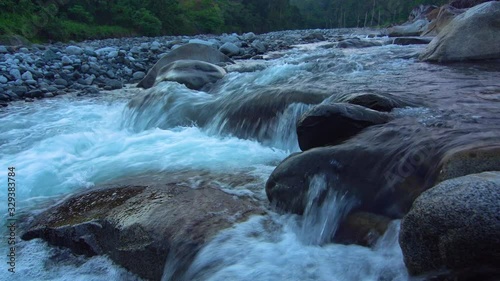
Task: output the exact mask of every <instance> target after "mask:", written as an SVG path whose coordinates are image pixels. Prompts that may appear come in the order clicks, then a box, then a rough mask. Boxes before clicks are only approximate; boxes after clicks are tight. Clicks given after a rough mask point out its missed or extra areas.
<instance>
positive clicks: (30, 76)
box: [21, 71, 33, 81]
mask: <svg viewBox="0 0 500 281" xmlns="http://www.w3.org/2000/svg"><path fill="white" fill-rule="evenodd" d="M21 78H22V79H23V80H25V81H26V80H33V74H31V72H29V71H26V72H24V73H23V74H22V75H21Z"/></svg>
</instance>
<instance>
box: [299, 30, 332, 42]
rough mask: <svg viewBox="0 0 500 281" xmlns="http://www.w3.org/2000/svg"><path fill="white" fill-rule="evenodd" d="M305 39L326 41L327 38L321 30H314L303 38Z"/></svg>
mask: <svg viewBox="0 0 500 281" xmlns="http://www.w3.org/2000/svg"><path fill="white" fill-rule="evenodd" d="M302 40H305V41H325V40H326V38H325V36H324V35H323V33H321V32H319V31H318V32H312V33H310V34H308V35H306V36H304V37H303V38H302Z"/></svg>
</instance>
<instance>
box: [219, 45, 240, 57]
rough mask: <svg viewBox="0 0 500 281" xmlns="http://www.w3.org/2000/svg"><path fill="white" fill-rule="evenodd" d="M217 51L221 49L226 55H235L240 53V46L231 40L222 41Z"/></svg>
mask: <svg viewBox="0 0 500 281" xmlns="http://www.w3.org/2000/svg"><path fill="white" fill-rule="evenodd" d="M219 51H221V52H222V53H223V54H225V55H227V56H230V57H231V56H237V55H239V54H240V52H241V51H240V48H238V46H236V45H235V44H233V43H231V42H226V43H224V44H223V45H222V46H221V47H220V48H219Z"/></svg>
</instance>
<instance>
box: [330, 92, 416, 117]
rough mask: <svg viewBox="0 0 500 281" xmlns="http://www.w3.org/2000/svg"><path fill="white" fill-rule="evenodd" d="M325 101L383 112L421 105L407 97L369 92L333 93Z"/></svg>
mask: <svg viewBox="0 0 500 281" xmlns="http://www.w3.org/2000/svg"><path fill="white" fill-rule="evenodd" d="M325 102H330V103H335V102H347V103H352V104H357V105H361V106H364V107H367V108H370V109H373V110H377V111H384V112H389V111H391V110H393V109H394V108H402V107H408V106H411V107H415V106H421V105H419V104H418V103H416V102H414V101H411V100H409V99H408V98H406V99H402V98H400V97H396V96H394V95H391V94H386V93H384V94H381V93H370V92H360V93H347V94H344V93H341V94H335V95H332V96H331V97H329V98H328V99H327V100H326V101H325Z"/></svg>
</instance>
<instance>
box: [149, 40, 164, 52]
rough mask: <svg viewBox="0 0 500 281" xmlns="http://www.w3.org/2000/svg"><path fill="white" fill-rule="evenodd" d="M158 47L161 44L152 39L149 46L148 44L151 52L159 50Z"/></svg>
mask: <svg viewBox="0 0 500 281" xmlns="http://www.w3.org/2000/svg"><path fill="white" fill-rule="evenodd" d="M160 47H161V44H160V42H158V41H153V43H151V46H150V48H149V49H150V50H151V51H153V52H156V51H159V50H160Z"/></svg>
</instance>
